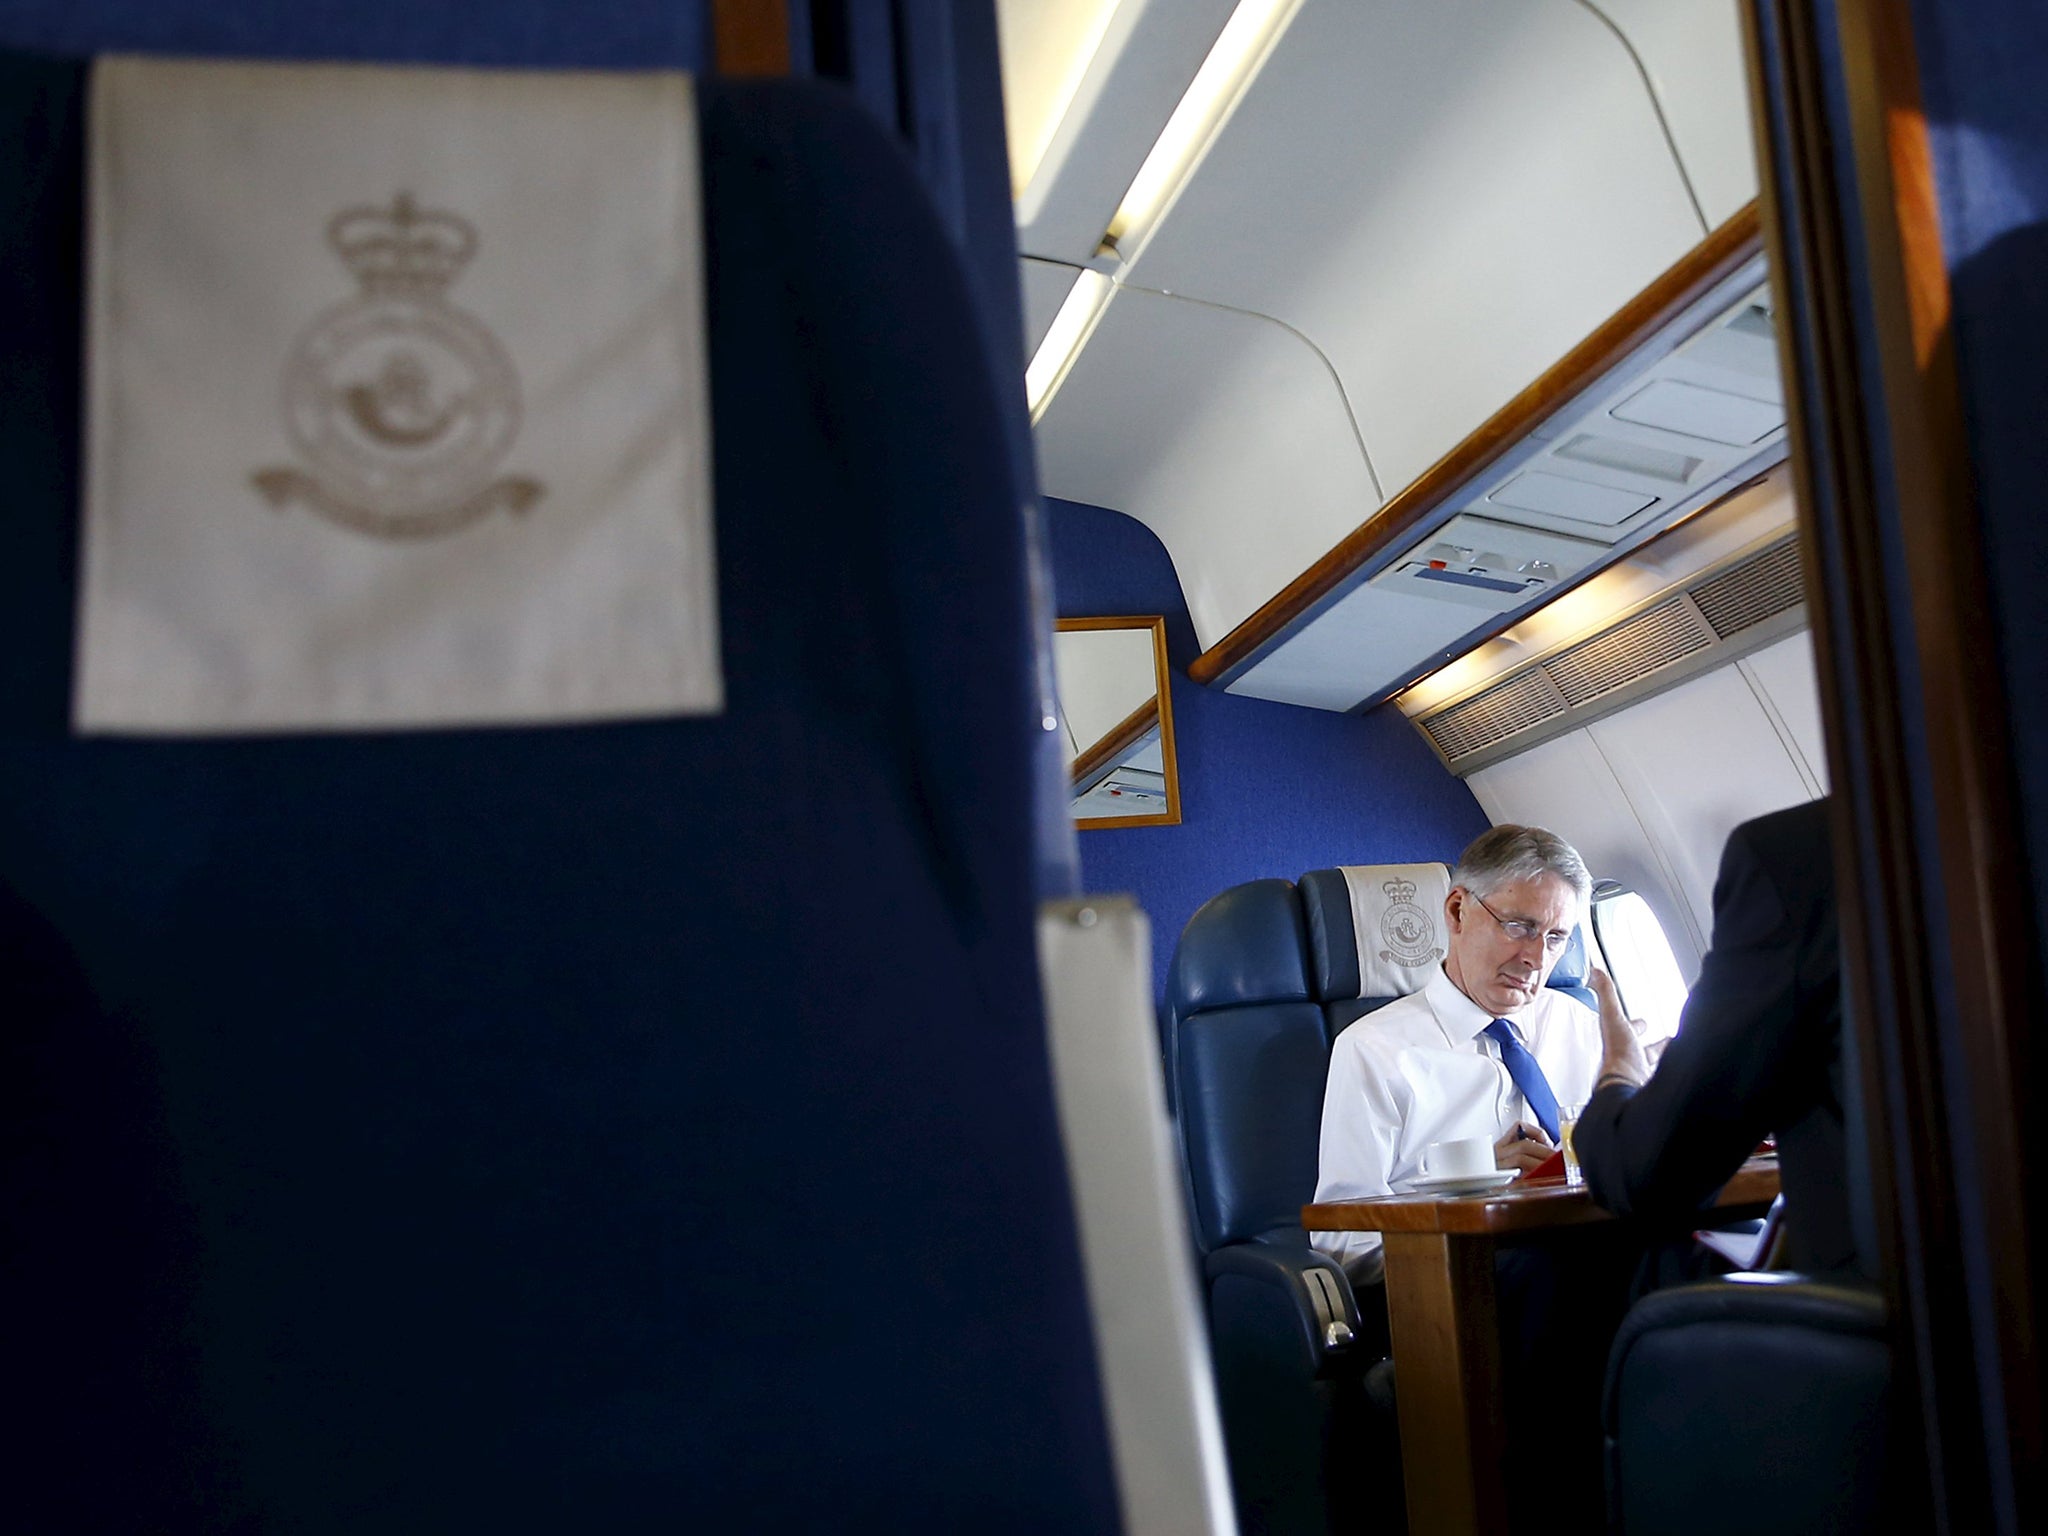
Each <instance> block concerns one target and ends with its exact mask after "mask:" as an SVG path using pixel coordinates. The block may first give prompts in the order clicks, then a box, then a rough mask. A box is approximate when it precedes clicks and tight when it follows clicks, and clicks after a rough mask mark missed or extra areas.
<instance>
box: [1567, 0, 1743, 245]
mask: <svg viewBox="0 0 2048 1536" xmlns="http://www.w3.org/2000/svg"><path fill="white" fill-rule="evenodd" d="M1589 3H1591V4H1592V5H1594V6H1595V7H1596V8H1597V9H1598V10H1599V11H1600V12H1601V13H1602V14H1604V15H1605V16H1606V17H1607V18H1608V19H1609V20H1611V21H1612V22H1613V23H1614V24H1615V25H1616V26H1617V27H1619V28H1620V29H1621V31H1622V32H1623V33H1624V34H1625V35H1626V36H1627V38H1628V40H1629V43H1630V44H1631V45H1632V46H1633V47H1634V49H1635V53H1636V57H1637V58H1639V59H1640V60H1641V61H1642V64H1643V70H1644V72H1645V73H1646V74H1648V76H1649V77H1650V86H1651V88H1652V89H1653V90H1654V91H1655V92H1656V93H1657V100H1658V101H1659V102H1660V103H1661V104H1662V106H1663V108H1664V121H1665V123H1666V124H1667V125H1669V127H1670V129H1671V137H1672V139H1673V141H1674V142H1675V143H1676V144H1677V146H1678V157H1679V159H1680V160H1682V161H1683V162H1684V163H1685V171H1686V175H1687V176H1689V177H1690V178H1691V179H1692V189H1693V193H1694V195H1695V196H1697V197H1698V198H1699V200H1700V209H1701V211H1702V212H1703V213H1705V214H1706V216H1707V222H1708V223H1709V224H1720V223H1722V222H1724V221H1725V220H1727V219H1730V218H1732V217H1733V216H1734V215H1735V214H1736V212H1737V211H1738V210H1739V209H1740V208H1741V207H1742V205H1743V204H1744V203H1746V202H1748V201H1749V200H1750V199H1751V198H1753V197H1755V196H1756V150H1755V147H1754V145H1753V144H1752V142H1751V139H1750V128H1749V99H1748V94H1747V92H1746V91H1745V90H1744V88H1743V79H1744V74H1743V64H1742V22H1741V17H1740V14H1739V12H1738V8H1737V6H1736V5H1735V3H1734V0H1589Z"/></svg>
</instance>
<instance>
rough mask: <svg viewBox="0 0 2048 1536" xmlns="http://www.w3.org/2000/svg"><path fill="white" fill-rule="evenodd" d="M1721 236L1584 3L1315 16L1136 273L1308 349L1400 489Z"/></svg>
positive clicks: (1636, 81)
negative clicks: (1271, 325) (1307, 342)
mask: <svg viewBox="0 0 2048 1536" xmlns="http://www.w3.org/2000/svg"><path fill="white" fill-rule="evenodd" d="M1729 88H1730V90H1731V91H1733V92H1736V93H1738V94H1739V92H1740V90H1741V76H1740V73H1739V71H1738V72H1737V73H1736V74H1735V75H1733V76H1731V78H1730V80H1729ZM1567 104H1568V108H1569V109H1568V110H1564V109H1563V108H1565V106H1566V105H1567ZM1705 232H1706V231H1705V229H1704V228H1703V226H1702V225H1701V222H1700V219H1699V216H1698V213H1697V212H1696V211H1695V209H1694V207H1693V204H1692V201H1691V199H1690V198H1689V196H1688V195H1687V192H1686V188H1685V182H1684V178H1683V177H1682V176H1681V175H1680V174H1679V169H1678V164H1677V162H1676V161H1675V160H1674V159H1673V158H1672V155H1671V151H1670V148H1669V145H1668V142H1667V141H1666V139H1665V137H1664V133H1663V130H1662V129H1661V127H1660V126H1659V123H1658V119H1657V115H1656V111H1655V103H1654V100H1653V98H1652V96H1651V94H1650V93H1649V91H1648V90H1647V89H1646V88H1645V86H1644V82H1643V77H1642V73H1641V71H1640V70H1639V69H1638V67H1637V64H1636V61H1635V59H1634V57H1633V56H1632V55H1631V54H1630V53H1629V51H1628V49H1627V48H1626V47H1625V46H1624V44H1623V42H1622V41H1621V39H1620V38H1618V37H1617V36H1616V34H1615V33H1614V31H1613V29H1612V28H1610V27H1609V26H1607V25H1606V23H1605V22H1603V21H1602V20H1601V19H1600V17H1599V16H1597V15H1596V14H1594V13H1593V12H1591V11H1588V10H1587V9H1586V8H1585V7H1584V6H1582V5H1580V4H1578V3H1576V0H1431V3H1430V4H1427V5H1418V4H1416V3H1414V0H1304V3H1303V4H1302V6H1301V8H1300V10H1299V11H1297V12H1296V13H1295V15H1294V18H1293V20H1292V21H1291V22H1290V23H1289V25H1288V27H1287V30H1286V32H1285V33H1284V34H1283V35H1282V36H1281V37H1280V39H1279V41H1278V42H1277V43H1276V44H1275V45H1274V47H1273V50H1272V52H1271V53H1270V54H1269V55H1267V57H1266V59H1265V61H1264V63H1263V64H1262V66H1261V67H1260V70H1259V73H1258V75H1257V76H1256V77H1255V78H1254V79H1253V80H1252V82H1251V84H1250V85H1249V86H1248V87H1247V88H1246V90H1245V92H1244V94H1243V96H1242V98H1241V99H1240V100H1239V101H1238V103H1237V105H1236V107H1235V109H1234V110H1233V112H1232V113H1231V115H1230V117H1229V119H1228V120H1227V122H1226V123H1225V124H1224V125H1223V127H1222V129H1221V130H1220V131H1219V132H1218V133H1217V135H1216V137H1215V139H1214V141H1213V142H1212V143H1211V144H1210V146H1209V148H1208V151H1207V153H1206V154H1205V155H1204V156H1203V158H1202V159H1201V161H1200V163H1199V164H1198V165H1197V166H1196V167H1195V169H1194V170H1193V172H1192V174H1191V175H1190V177H1189V178H1188V180H1187V183H1186V185H1185V186H1184V188H1183V189H1182V191H1181V193H1180V195H1179V197H1178V198H1177V199H1176V200H1175V201H1174V202H1173V203H1172V205H1171V206H1170V207H1169V208H1168V210H1167V212H1166V213H1165V216H1164V217H1163V219H1162V220H1161V221H1160V223H1159V225H1158V227H1157V230H1156V231H1155V232H1154V233H1153V234H1152V236H1151V238H1150V239H1149V241H1148V242H1147V243H1146V244H1145V245H1144V246H1143V247H1142V249H1141V250H1139V251H1138V252H1137V253H1136V254H1135V256H1134V258H1133V259H1132V262H1131V266H1130V269H1129V270H1128V271H1127V272H1126V273H1125V274H1124V278H1125V280H1126V281H1127V282H1130V283H1134V284H1138V285H1142V286H1144V287H1148V288H1154V289H1161V290H1165V291H1169V292H1172V293H1176V294H1181V295H1190V296H1194V297H1198V298H1202V299H1207V300H1212V301H1216V302H1219V303H1225V304H1230V305H1234V306H1236V307H1238V308H1241V309H1247V310H1252V311H1255V312H1257V313H1260V314H1266V315H1271V316H1273V317H1275V318H1276V319H1279V320H1282V321H1285V322H1286V323H1287V324H1288V325H1291V326H1293V327H1295V328H1296V329H1297V330H1300V331H1301V332H1303V333H1304V334H1305V335H1307V336H1308V337H1309V338H1311V339H1312V340H1313V341H1314V343H1315V344H1316V345H1317V346H1318V347H1320V348H1321V349H1322V351H1323V352H1324V353H1325V354H1326V355H1327V356H1328V357H1329V359H1330V361H1331V363H1332V364H1333V366H1334V367H1335V369H1336V371H1337V374H1338V376H1339V377H1340V378H1341V379H1342V380H1343V385H1344V389H1345V391H1346V393H1347V395H1348V396H1349V398H1350V401H1351V403H1352V406H1353V409H1354V411H1355V413H1356V415H1357V418H1358V422H1359V426H1360V430H1361V432H1362V433H1363V436H1364V439H1365V443H1366V447H1367V450H1368V451H1369V452H1370V453H1371V455H1372V458H1373V463H1374V466H1375V468H1376V469H1377V471H1378V472H1379V475H1380V478H1381V481H1382V483H1383V484H1384V485H1385V486H1386V487H1387V488H1388V490H1389V491H1390V492H1391V491H1393V490H1396V489H1398V488H1400V487H1402V486H1405V485H1406V484H1408V483H1409V482H1410V481H1412V480H1414V479H1416V478H1417V477H1418V476H1420V475H1421V474H1422V473H1423V471H1424V470H1426V469H1427V468H1428V467H1429V466H1430V465H1431V464H1432V463H1434V462H1435V461H1436V460H1437V459H1439V458H1441V457H1442V456H1443V455H1444V454H1445V453H1446V452H1448V451H1449V450H1450V449H1451V448H1452V447H1453V446H1454V445H1456V444H1457V443H1458V442H1459V441H1460V440H1461V439H1462V438H1464V437H1465V436H1466V434H1468V433H1469V432H1471V431H1472V430H1473V429H1474V428H1475V427H1477V426H1478V425H1479V424H1480V423H1481V422H1482V421H1484V420H1485V419H1486V418H1487V417H1488V416H1490V415H1491V414H1492V413H1493V412H1494V411H1495V410H1497V409H1499V408H1500V407H1501V406H1502V405H1504V404H1505V403H1506V402H1507V401H1508V400H1510V399H1511V398H1512V397H1513V396H1515V395H1516V394H1517V393H1518V392H1520V391H1521V390H1522V389H1523V388H1525V387H1526V386H1527V385H1528V384H1529V383H1530V382H1531V381H1532V380H1534V379H1536V378H1538V377H1539V376H1540V375H1541V374H1542V373H1543V372H1544V370H1545V369H1547V368H1548V367H1550V365H1551V364H1553V363H1555V362H1556V361H1557V360H1558V359H1559V358H1560V357H1562V356H1564V355H1565V354H1566V353H1567V352H1568V351H1570V350H1571V348H1572V347H1573V346H1574V345H1576V344H1577V343H1578V342H1579V341H1580V340H1581V339H1583V338H1584V337H1586V336H1587V335H1589V334H1590V333H1591V332H1592V331H1594V330H1595V329H1596V328H1597V327H1598V326H1599V325H1600V324H1601V323H1602V322H1603V321H1605V320H1606V319H1607V318H1608V317H1609V316H1610V315H1612V314H1613V313H1614V312H1615V311H1616V310H1618V309H1620V308H1621V307H1622V305H1624V304H1625V303H1627V302H1628V300H1629V299H1630V298H1632V297H1633V296H1634V295H1635V294H1636V293H1638V292H1639V291H1641V290H1642V289H1643V288H1644V287H1646V286H1647V285H1648V284H1649V283H1650V282H1651V281H1652V280H1654V279H1655V278H1656V277H1657V276H1658V275H1659V274H1660V273H1662V272H1663V271H1664V270H1665V269H1666V268H1668V267H1669V266H1670V265H1671V264H1672V263H1673V262H1675V261H1677V260H1678V259H1679V258H1680V257H1682V256H1683V255H1685V253H1686V252H1687V251H1689V250H1691V249H1692V247H1693V246H1695V245H1696V244H1697V243H1698V242H1699V240H1700V238H1701V236H1702V235H1703V234H1704V233H1705Z"/></svg>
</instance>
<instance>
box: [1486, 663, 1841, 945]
mask: <svg viewBox="0 0 2048 1536" xmlns="http://www.w3.org/2000/svg"><path fill="white" fill-rule="evenodd" d="M1466 783H1467V784H1468V785H1469V786H1470V788H1471V790H1472V793H1473V795H1474V796H1475V797H1476V798H1477V799H1478V801H1479V804H1480V806H1481V808H1483V809H1484V810H1485V812H1486V814H1487V817H1488V819H1489V820H1491V821H1493V822H1495V823H1496V824H1498V823H1500V822H1507V821H1515V822H1524V823H1531V824H1534V825H1537V826H1544V827H1549V828H1550V829H1551V830H1552V831H1554V832H1556V833H1557V834H1558V835H1559V836H1561V837H1563V838H1564V839H1565V840H1566V841H1568V842H1570V843H1571V844H1572V845H1573V846H1574V847H1576V848H1577V849H1578V850H1579V852H1580V854H1581V855H1583V856H1584V858H1585V860H1586V863H1587V864H1588V866H1590V867H1591V869H1592V871H1593V875H1594V878H1596V879H1613V880H1619V881H1621V882H1622V883H1623V884H1625V885H1627V886H1629V887H1631V888H1632V889H1634V890H1635V891H1637V892H1639V893H1640V894H1641V895H1642V897H1643V899H1644V900H1645V901H1647V902H1648V903H1649V905H1650V908H1651V910H1652V911H1654V912H1655V913H1656V914H1657V919H1658V921H1659V922H1660V923H1662V924H1663V925H1664V932H1665V936H1666V937H1667V938H1668V939H1669V940H1670V941H1671V948H1672V952H1673V953H1674V954H1675V955H1676V956H1677V957H1678V964H1679V969H1680V970H1681V971H1682V972H1684V974H1685V976H1686V978H1687V980H1688V982H1689V981H1690V980H1691V979H1692V978H1693V977H1695V976H1697V975H1698V973H1699V964H1700V958H1701V956H1702V955H1704V954H1705V952H1706V947H1707V943H1708V941H1709V939H1710V938H1711V937H1712V933H1713V910H1714V908H1713V890H1714V876H1715V874H1716V873H1717V872H1718V870H1719V868H1720V862H1721V849H1722V845H1723V844H1724V843H1726V842H1727V839H1728V834H1729V833H1730V832H1731V831H1733V830H1734V829H1735V827H1736V826H1737V825H1738V824H1740V823H1741V822H1744V821H1747V820H1749V819H1750V818H1751V817H1753V816H1761V815H1763V814H1764V813H1765V812H1767V811H1775V810H1780V809H1783V808H1784V807H1785V806H1788V805H1796V804H1799V803H1800V802H1802V801H1806V800H1812V799H1816V798H1818V797H1819V796H1820V795H1822V794H1824V793H1826V789H1827V774H1826V764H1825V760H1824V756H1823V752H1822V738H1821V730H1820V703H1819V697H1818V693H1817V690H1816V687H1815V683H1814V675H1813V654H1812V642H1811V639H1810V637H1809V635H1808V633H1807V632H1806V631H1804V630H1802V631H1800V632H1799V633H1798V634H1795V635H1790V636H1787V637H1786V638H1785V639H1783V640H1780V641H1777V642H1775V643H1774V644H1772V645H1770V646H1767V647H1766V648H1764V649H1763V650H1760V651H1757V652H1754V653H1752V654H1751V655H1749V656H1746V657H1743V658H1741V659H1739V660H1737V661H1734V662H1731V663H1729V664H1728V665H1727V666H1724V667H1718V668H1716V669H1714V670H1713V671H1711V672H1705V673H1702V674H1700V675H1698V676H1696V677H1693V678H1690V679H1688V680H1686V681H1685V682H1683V683H1680V684H1679V685H1678V686H1676V687H1674V688H1671V689H1669V690H1667V691H1665V692H1663V693H1659V694H1655V695H1653V696H1651V697H1650V698H1647V699H1642V700H1639V701H1638V702H1637V703H1634V704H1632V705H1630V706H1629V707H1628V708H1627V709H1624V710H1620V711H1618V712H1617V713H1615V714H1612V715H1609V716H1607V717H1605V718H1604V719H1600V720H1596V721H1594V722H1593V723H1592V724H1590V725H1587V726H1584V727H1581V728H1580V729H1578V730H1574V731H1570V732H1568V733H1566V734H1565V735H1562V736H1559V737H1556V738H1554V739H1553V740H1550V741H1546V742H1543V743H1542V744H1540V745H1538V746H1535V747H1532V748H1530V749H1529V750H1528V751H1526V752H1521V753H1518V754H1516V755H1515V756H1514V757H1510V758H1504V759H1502V760H1501V761H1500V762H1497V763H1494V764H1491V765H1490V766H1488V767H1485V768H1482V769H1480V770H1478V771H1477V772H1476V773H1473V774H1472V775H1471V776H1470V777H1469V778H1468V779H1467V780H1466Z"/></svg>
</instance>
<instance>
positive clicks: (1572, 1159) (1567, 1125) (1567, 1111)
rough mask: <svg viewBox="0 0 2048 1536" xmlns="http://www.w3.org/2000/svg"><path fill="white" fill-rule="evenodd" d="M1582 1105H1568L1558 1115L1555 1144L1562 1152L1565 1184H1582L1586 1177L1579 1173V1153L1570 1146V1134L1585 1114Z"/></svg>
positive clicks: (1584, 1107)
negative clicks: (1580, 1117)
mask: <svg viewBox="0 0 2048 1536" xmlns="http://www.w3.org/2000/svg"><path fill="white" fill-rule="evenodd" d="M1585 1109H1586V1106H1585V1105H1583V1104H1568V1105H1566V1106H1565V1107H1564V1109H1563V1110H1561V1111H1560V1112H1559V1113H1558V1117H1557V1143H1558V1146H1559V1147H1560V1148H1561V1149H1562V1150H1563V1152H1564V1181H1565V1183H1567V1184H1583V1183H1584V1182H1585V1181H1586V1176H1585V1175H1584V1174H1583V1173H1581V1172H1579V1151H1578V1148H1577V1147H1575V1146H1573V1145H1572V1132H1573V1131H1575V1130H1577V1129H1578V1126H1579V1116H1580V1115H1582V1114H1583V1113H1585Z"/></svg>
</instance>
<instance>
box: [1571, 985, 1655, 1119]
mask: <svg viewBox="0 0 2048 1536" xmlns="http://www.w3.org/2000/svg"><path fill="white" fill-rule="evenodd" d="M1586 980H1587V984H1588V985H1590V986H1591V987H1592V989H1593V995H1594V996H1595V997H1596V998H1598V999H1599V1000H1600V1071H1599V1072H1598V1074H1596V1075H1595V1077H1594V1079H1593V1082H1594V1084H1595V1086H1597V1085H1599V1084H1600V1083H1603V1082H1605V1081H1607V1079H1609V1078H1619V1079H1621V1080H1622V1081H1623V1082H1626V1083H1627V1084H1628V1085H1629V1086H1630V1087H1633V1088H1640V1087H1642V1085H1643V1084H1644V1083H1646V1082H1648V1081H1649V1080H1650V1060H1649V1058H1648V1057H1647V1056H1645V1055H1644V1054H1643V1042H1642V1041H1641V1040H1640V1039H1639V1038H1637V1036H1638V1034H1639V1033H1640V1031H1641V1029H1642V1025H1641V1024H1640V1023H1638V1022H1636V1021H1635V1020H1633V1019H1630V1018H1628V1017H1626V1016H1625V1015H1624V1014H1623V1013H1622V1011H1621V994H1620V993H1619V992H1617V991H1616V990H1615V989H1614V978H1613V977H1612V976H1609V975H1608V974H1607V973H1606V972H1605V971H1603V970H1602V969H1600V967H1599V966H1597V965H1596V966H1594V967H1593V968H1592V974H1591V975H1590V976H1588V977H1587V978H1586Z"/></svg>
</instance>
